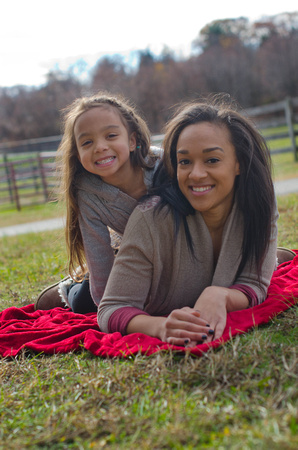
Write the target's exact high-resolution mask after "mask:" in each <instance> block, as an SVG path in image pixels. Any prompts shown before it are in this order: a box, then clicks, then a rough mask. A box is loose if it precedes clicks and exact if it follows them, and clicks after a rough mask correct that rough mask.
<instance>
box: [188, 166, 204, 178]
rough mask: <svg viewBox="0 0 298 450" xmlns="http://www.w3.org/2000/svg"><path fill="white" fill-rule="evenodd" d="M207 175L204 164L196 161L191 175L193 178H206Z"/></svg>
mask: <svg viewBox="0 0 298 450" xmlns="http://www.w3.org/2000/svg"><path fill="white" fill-rule="evenodd" d="M206 175H207V171H206V168H205V166H204V164H201V163H196V164H194V165H193V167H192V169H191V172H190V174H189V177H190V178H192V179H200V178H204V177H206Z"/></svg>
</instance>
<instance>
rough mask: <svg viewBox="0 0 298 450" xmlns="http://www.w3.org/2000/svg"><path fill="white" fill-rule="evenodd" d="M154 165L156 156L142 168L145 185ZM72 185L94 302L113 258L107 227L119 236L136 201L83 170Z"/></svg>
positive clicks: (107, 274)
mask: <svg viewBox="0 0 298 450" xmlns="http://www.w3.org/2000/svg"><path fill="white" fill-rule="evenodd" d="M157 165H158V160H157V162H156V164H155V167H154V169H152V170H149V169H143V171H144V182H145V185H146V187H147V189H148V188H150V187H151V185H152V180H153V175H154V172H155V170H156V168H157ZM76 185H77V199H78V206H79V224H80V230H81V233H82V237H83V244H84V250H85V256H86V261H87V266H88V270H89V281H90V291H91V295H92V298H93V301H94V303H96V304H97V305H98V304H99V302H100V300H101V298H102V296H103V293H104V290H105V287H106V284H107V280H108V277H109V274H110V271H111V269H112V265H113V262H114V250H113V248H112V246H111V238H110V232H109V229H108V227H109V228H111V229H112V230H114V231H116V232H117V233H118V234H120V235H121V236H122V235H123V233H124V229H125V227H126V224H127V221H128V219H129V217H130V215H131V213H132V211H133V210H134V208H135V207H136V206H137V204H138V201H137V200H135V199H134V198H132V197H130V196H129V195H127V194H125V193H124V192H122V191H121V190H120V189H118V188H116V187H114V186H112V185H109V184H107V183H105V182H104V181H103V180H102V179H101V178H100V177H99V176H98V175H94V174H92V173H89V172H86V171H84V172H83V173H82V174H81V175H80V177H79V178H78V179H77V183H76Z"/></svg>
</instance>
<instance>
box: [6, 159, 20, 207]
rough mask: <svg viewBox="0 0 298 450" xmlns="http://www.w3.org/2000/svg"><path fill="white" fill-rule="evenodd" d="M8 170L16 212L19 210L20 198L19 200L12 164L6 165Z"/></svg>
mask: <svg viewBox="0 0 298 450" xmlns="http://www.w3.org/2000/svg"><path fill="white" fill-rule="evenodd" d="M8 166H9V169H10V178H11V182H12V190H13V193H14V199H15V202H16V205H17V210H18V211H20V210H21V204H20V198H19V192H18V187H17V182H16V174H15V170H14V167H13V163H12V162H9V163H8Z"/></svg>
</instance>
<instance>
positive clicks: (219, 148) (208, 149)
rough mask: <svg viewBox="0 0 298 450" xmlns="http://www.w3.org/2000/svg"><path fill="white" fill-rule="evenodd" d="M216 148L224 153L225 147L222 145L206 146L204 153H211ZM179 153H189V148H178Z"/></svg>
mask: <svg viewBox="0 0 298 450" xmlns="http://www.w3.org/2000/svg"><path fill="white" fill-rule="evenodd" d="M215 150H220V151H221V152H223V153H224V149H223V148H221V147H210V148H204V150H203V153H210V152H214V151H215ZM177 153H179V154H181V155H187V154H188V153H189V151H188V150H182V149H181V150H177Z"/></svg>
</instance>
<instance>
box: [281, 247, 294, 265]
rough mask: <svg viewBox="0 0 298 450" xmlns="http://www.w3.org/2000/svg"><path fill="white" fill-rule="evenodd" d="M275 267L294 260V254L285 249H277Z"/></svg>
mask: <svg viewBox="0 0 298 450" xmlns="http://www.w3.org/2000/svg"><path fill="white" fill-rule="evenodd" d="M276 256H277V265H279V264H282V263H284V262H287V261H292V259H294V258H295V256H296V253H295V252H293V250H290V249H289V248H285V247H277V253H276Z"/></svg>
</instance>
